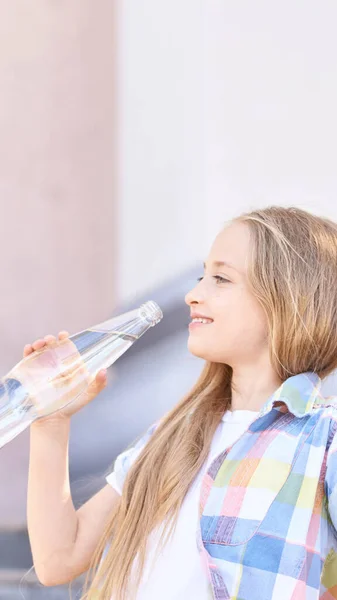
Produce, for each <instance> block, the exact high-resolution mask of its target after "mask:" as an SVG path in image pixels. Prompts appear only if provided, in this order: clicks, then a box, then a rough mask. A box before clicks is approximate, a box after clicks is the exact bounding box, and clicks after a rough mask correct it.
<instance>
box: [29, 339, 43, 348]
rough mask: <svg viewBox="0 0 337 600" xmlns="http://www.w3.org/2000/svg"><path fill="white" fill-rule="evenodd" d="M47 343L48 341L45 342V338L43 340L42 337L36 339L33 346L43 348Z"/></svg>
mask: <svg viewBox="0 0 337 600" xmlns="http://www.w3.org/2000/svg"><path fill="white" fill-rule="evenodd" d="M45 345H46V342H45V340H43V339H41V338H40V339H38V340H36V341H35V342H34V343H33V344H32V346H33V348H34V350H41V348H43V346H45Z"/></svg>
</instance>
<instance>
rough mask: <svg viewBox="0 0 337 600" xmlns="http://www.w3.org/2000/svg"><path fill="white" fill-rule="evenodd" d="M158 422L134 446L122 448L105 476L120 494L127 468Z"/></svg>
mask: <svg viewBox="0 0 337 600" xmlns="http://www.w3.org/2000/svg"><path fill="white" fill-rule="evenodd" d="M159 423H160V420H158V421H156V422H155V423H153V424H152V425H151V426H150V427H149V428H148V429H147V431H146V432H145V434H144V435H143V436H142V437H141V438H140V439H139V440H138V442H137V443H136V444H135V445H134V446H132V447H131V448H127V449H126V450H124V452H122V453H121V454H119V455H118V456H117V458H116V460H115V463H114V470H113V472H112V473H110V474H109V475H108V476H107V477H106V481H107V483H109V484H110V485H111V486H112V487H113V488H114V489H115V490H116V492H118V493H119V494H122V490H123V485H124V481H125V478H126V475H127V473H128V470H129V469H130V467H131V465H132V464H133V463H134V462H135V460H136V459H137V457H138V456H139V455H140V453H141V451H142V450H143V448H144V447H145V446H146V444H147V443H148V441H149V440H150V438H151V436H152V435H153V433H154V432H155V430H156V429H157V427H158V425H159Z"/></svg>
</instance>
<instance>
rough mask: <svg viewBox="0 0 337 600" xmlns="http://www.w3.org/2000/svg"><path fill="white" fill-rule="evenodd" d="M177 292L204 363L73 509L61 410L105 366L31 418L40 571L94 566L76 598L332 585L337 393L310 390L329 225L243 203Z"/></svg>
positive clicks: (332, 296)
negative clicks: (184, 290)
mask: <svg viewBox="0 0 337 600" xmlns="http://www.w3.org/2000/svg"><path fill="white" fill-rule="evenodd" d="M185 300H186V302H187V304H188V306H189V307H190V311H191V318H192V321H191V324H190V328H189V338H188V349H189V350H190V352H191V353H192V354H194V355H196V356H198V357H201V358H203V359H205V361H206V362H205V366H204V370H203V372H202V374H201V375H200V377H199V379H198V381H197V382H196V384H195V385H194V387H193V389H192V390H191V391H190V392H189V393H188V394H187V395H186V396H185V397H184V398H183V399H182V400H181V401H180V402H178V403H177V404H176V405H175V406H174V408H173V409H172V410H170V411H169V412H168V413H167V414H166V415H164V416H163V417H162V418H161V419H160V420H159V421H158V422H157V423H155V424H154V425H152V426H151V427H150V428H149V430H148V431H147V432H146V434H145V435H144V437H143V438H142V439H141V440H140V441H139V442H138V443H136V444H135V445H134V446H133V447H132V448H130V449H128V450H126V451H125V452H123V453H122V454H121V455H119V456H118V457H117V459H116V461H115V467H114V472H113V473H112V474H111V475H110V476H108V478H107V481H108V483H107V485H106V486H105V487H104V488H103V489H102V490H101V491H100V492H98V493H97V494H96V495H95V496H94V497H93V498H91V499H90V500H89V501H88V502H87V503H86V504H84V505H83V506H82V507H81V508H80V509H79V510H78V511H77V512H76V511H75V509H74V506H73V503H72V499H71V494H70V488H69V476H68V438H69V421H70V417H71V415H72V414H73V413H74V412H75V411H77V410H79V408H80V407H81V406H84V405H85V404H86V403H87V402H89V401H90V400H91V399H92V398H94V397H95V396H96V395H97V394H98V393H99V391H100V390H102V389H103V388H104V386H105V378H104V373H102V372H100V373H99V374H98V375H97V378H96V380H95V382H94V383H93V384H92V385H91V387H90V389H89V390H88V393H87V394H86V395H85V396H82V398H80V399H79V400H78V401H76V403H74V404H73V405H70V406H68V407H67V408H66V409H64V410H63V411H60V412H58V413H56V414H54V415H52V416H50V417H46V418H44V419H41V420H39V421H36V422H35V423H34V424H33V425H32V427H31V454H30V468H29V486H28V530H29V535H30V541H31V547H32V553H33V558H34V565H35V569H36V572H37V575H38V577H39V579H40V581H41V582H42V583H43V584H45V585H57V584H61V583H65V582H68V581H71V580H72V579H74V578H75V577H77V576H78V575H79V574H81V573H83V572H85V571H87V570H88V569H89V567H91V568H90V570H89V574H91V575H92V576H91V577H90V579H89V577H88V588H87V593H86V594H85V596H84V597H85V598H86V599H87V600H110V599H112V598H113V599H114V600H115V599H116V600H131V599H133V598H136V599H137V600H159V599H160V600H190V599H191V600H207V599H209V600H210V599H217V600H220V599H221V600H224V599H230V598H232V599H237V600H238V599H240V600H271V599H272V600H319V599H320V600H332V599H333V598H337V434H336V429H337V409H336V405H337V403H336V397H332V398H324V397H323V396H322V394H321V393H320V384H321V380H322V379H323V378H325V377H326V376H327V375H329V374H330V373H332V372H333V371H334V369H336V368H337V225H336V224H335V223H334V222H332V221H330V220H329V219H326V218H321V217H318V216H314V215H312V214H310V213H307V212H306V211H304V210H301V209H298V208H283V207H275V206H272V207H268V208H266V209H264V210H256V211H253V212H250V213H248V214H243V215H240V216H239V217H237V218H235V219H234V220H233V221H231V222H230V223H227V224H226V226H225V228H224V229H223V230H221V231H220V233H219V234H218V235H217V237H216V239H215V241H214V243H213V245H212V247H211V249H210V253H209V256H208V257H207V260H206V263H205V265H204V274H203V276H202V277H201V278H200V280H199V281H198V283H197V285H196V286H195V287H194V289H193V290H191V291H190V292H189V293H188V294H187V296H186V299H185ZM67 335H68V334H67V332H61V333H60V334H59V338H60V339H62V338H63V337H66V336H67ZM54 339H55V338H54V337H53V336H46V337H45V338H44V339H43V340H37V341H36V342H35V343H34V344H32V345H28V346H26V347H25V349H24V355H25V356H26V355H28V354H29V353H30V352H33V351H34V350H36V349H38V348H40V347H42V346H43V345H44V344H48V343H49V342H50V341H51V340H54ZM172 375H173V376H174V374H172ZM112 435H113V432H112Z"/></svg>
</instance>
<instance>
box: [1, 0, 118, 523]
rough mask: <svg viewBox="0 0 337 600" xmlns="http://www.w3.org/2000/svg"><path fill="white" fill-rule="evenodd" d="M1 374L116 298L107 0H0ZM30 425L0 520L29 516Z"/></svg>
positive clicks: (13, 464)
mask: <svg viewBox="0 0 337 600" xmlns="http://www.w3.org/2000/svg"><path fill="white" fill-rule="evenodd" d="M0 40H1V42H0V43H1V49H0V132H1V135H0V201H1V219H0V232H1V235H0V244H1V254H0V273H1V291H2V301H1V318H0V338H1V344H0V369H1V371H0V376H3V375H5V373H6V372H7V371H8V370H9V369H10V368H11V367H12V366H13V365H14V364H15V363H16V362H18V361H19V360H20V359H21V356H22V348H23V346H24V344H25V343H27V342H31V341H33V340H34V339H36V338H37V337H41V336H44V335H46V334H47V333H54V334H55V333H57V331H59V330H60V329H68V330H69V331H70V332H71V333H74V332H75V331H78V330H79V329H83V328H85V327H86V326H88V325H93V324H94V323H95V322H100V321H102V320H104V319H105V318H108V317H109V315H110V314H111V312H112V311H113V309H114V304H115V301H116V297H115V264H116V260H115V258H116V251H117V244H116V234H117V231H116V228H115V227H114V223H115V194H116V187H115V181H116V177H115V175H114V173H115V128H116V120H115V110H114V108H115V101H114V98H115V83H114V65H115V54H116V52H115V33H114V2H112V1H111V0H100V2H99V3H97V2H91V1H90V0H72V2H65V1H64V2H63V1H61V0H59V1H51V0H49V1H48V2H45V1H42V0H35V1H34V2H30V3H28V4H26V3H22V1H21V0H2V2H1V15H0ZM27 464H28V434H27V432H25V433H24V434H22V435H21V436H19V437H18V438H17V439H16V440H14V441H13V442H11V443H10V444H9V445H8V446H6V447H5V448H3V449H2V450H0V480H1V481H2V482H6V490H5V492H4V490H3V492H2V493H1V494H0V526H9V527H10V526H12V525H18V524H20V523H21V522H24V520H25V504H26V489H25V486H26V473H27Z"/></svg>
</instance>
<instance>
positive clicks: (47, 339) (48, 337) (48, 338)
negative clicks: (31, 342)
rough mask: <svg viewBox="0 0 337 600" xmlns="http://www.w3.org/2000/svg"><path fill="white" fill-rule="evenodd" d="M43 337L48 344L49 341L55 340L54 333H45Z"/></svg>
mask: <svg viewBox="0 0 337 600" xmlns="http://www.w3.org/2000/svg"><path fill="white" fill-rule="evenodd" d="M44 339H45V341H46V342H47V344H49V343H50V342H55V341H56V337H55V336H54V335H45V336H44Z"/></svg>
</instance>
